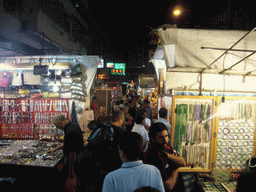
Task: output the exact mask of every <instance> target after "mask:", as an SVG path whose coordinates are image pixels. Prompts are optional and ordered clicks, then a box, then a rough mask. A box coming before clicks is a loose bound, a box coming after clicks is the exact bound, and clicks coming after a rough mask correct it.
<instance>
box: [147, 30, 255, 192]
mask: <svg viewBox="0 0 256 192" xmlns="http://www.w3.org/2000/svg"><path fill="white" fill-rule="evenodd" d="M155 32H157V33H158V34H159V37H160V38H161V44H159V45H158V47H157V49H156V51H155V54H154V56H153V58H152V62H153V64H154V66H155V69H156V74H157V77H158V82H159V87H160V90H161V88H162V89H163V91H162V92H161V91H160V92H159V93H160V95H159V96H160V98H159V102H158V107H159V108H161V107H166V108H167V109H168V111H169V122H170V123H171V125H172V131H171V145H172V146H173V147H174V149H175V150H177V152H178V153H179V154H180V155H182V156H183V157H184V158H185V159H186V161H187V167H183V168H180V169H179V171H180V172H183V173H185V172H186V173H196V174H197V176H202V175H203V177H204V178H203V179H202V180H199V181H204V182H205V181H211V182H210V183H211V184H209V183H208V182H207V183H203V182H202V183H200V186H201V188H202V189H203V190H205V191H206V190H208V189H209V188H211V189H213V188H218V187H217V186H218V185H219V183H220V182H221V183H225V182H228V181H234V182H235V184H234V183H228V184H226V185H227V186H228V187H230V188H231V189H232V188H234V187H235V185H236V179H234V178H236V177H237V174H239V175H240V174H243V173H246V172H248V171H249V170H248V169H249V167H248V162H250V160H251V159H253V158H254V157H255V149H256V148H255V147H256V146H255V141H256V140H255V125H256V121H255V120H256V119H255V109H256V87H255V83H254V82H255V80H256V78H255V66H254V64H253V62H254V59H256V58H255V57H254V56H253V54H252V52H249V51H248V50H249V49H252V48H253V46H255V43H256V42H255V40H254V39H255V34H254V33H253V32H246V31H224V30H199V29H178V28H167V29H162V28H159V29H157V30H156V31H155ZM162 70H164V71H165V72H166V75H164V77H161V76H162V74H163V73H162ZM161 93H162V94H161ZM206 175H207V178H208V179H206ZM210 178H211V179H210ZM213 181H215V183H214V182H213ZM212 182H213V183H212ZM233 184H234V185H233ZM224 185H225V184H224ZM221 186H223V185H221Z"/></svg>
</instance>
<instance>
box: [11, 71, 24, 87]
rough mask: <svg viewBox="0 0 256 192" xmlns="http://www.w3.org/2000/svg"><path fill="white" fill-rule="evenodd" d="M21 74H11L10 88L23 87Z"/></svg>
mask: <svg viewBox="0 0 256 192" xmlns="http://www.w3.org/2000/svg"><path fill="white" fill-rule="evenodd" d="M22 74H23V73H22V72H21V71H20V72H13V74H12V77H13V79H12V86H21V85H23V81H22Z"/></svg>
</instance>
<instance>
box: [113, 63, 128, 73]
mask: <svg viewBox="0 0 256 192" xmlns="http://www.w3.org/2000/svg"><path fill="white" fill-rule="evenodd" d="M125 69H126V65H125V63H114V68H113V69H111V70H110V74H111V75H125Z"/></svg>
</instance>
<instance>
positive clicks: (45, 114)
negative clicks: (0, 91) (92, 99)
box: [0, 98, 69, 140]
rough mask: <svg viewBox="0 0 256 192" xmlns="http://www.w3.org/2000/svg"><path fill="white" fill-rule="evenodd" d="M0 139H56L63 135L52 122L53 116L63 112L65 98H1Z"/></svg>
mask: <svg viewBox="0 0 256 192" xmlns="http://www.w3.org/2000/svg"><path fill="white" fill-rule="evenodd" d="M0 103H1V111H0V115H1V122H0V139H40V140H43V139H45V140H56V139H59V137H60V136H61V135H63V131H59V130H57V129H56V127H55V126H54V125H53V124H52V119H53V117H54V116H55V115H56V114H58V113H61V114H64V115H65V116H66V117H67V119H68V117H69V114H68V109H69V108H68V100H67V99H57V98H54V99H1V100H0Z"/></svg>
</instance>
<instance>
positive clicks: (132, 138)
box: [118, 132, 143, 163]
mask: <svg viewBox="0 0 256 192" xmlns="http://www.w3.org/2000/svg"><path fill="white" fill-rule="evenodd" d="M142 147H143V140H142V137H141V135H140V134H139V133H136V132H125V133H123V134H122V135H121V137H120V140H119V144H118V148H119V154H120V157H121V159H122V161H123V163H124V162H127V161H136V160H138V159H139V156H140V154H141V152H142Z"/></svg>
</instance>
